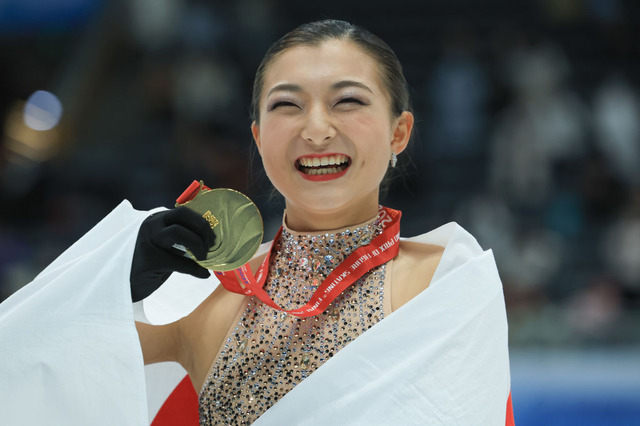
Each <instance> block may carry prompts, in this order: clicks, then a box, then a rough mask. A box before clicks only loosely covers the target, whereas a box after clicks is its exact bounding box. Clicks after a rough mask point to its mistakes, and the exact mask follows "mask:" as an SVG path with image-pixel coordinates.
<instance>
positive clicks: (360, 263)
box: [215, 206, 402, 318]
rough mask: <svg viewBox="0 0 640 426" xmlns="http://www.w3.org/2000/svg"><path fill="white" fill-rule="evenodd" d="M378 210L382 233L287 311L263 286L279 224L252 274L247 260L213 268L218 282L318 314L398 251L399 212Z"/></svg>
mask: <svg viewBox="0 0 640 426" xmlns="http://www.w3.org/2000/svg"><path fill="white" fill-rule="evenodd" d="M378 213H379V216H378V217H379V220H380V226H381V227H382V233H381V234H380V235H378V236H377V237H375V238H374V239H373V240H372V241H371V243H369V244H367V245H366V246H362V247H359V248H358V249H356V250H354V251H353V252H352V253H351V254H350V255H349V256H347V258H346V259H344V260H343V261H342V262H341V263H340V265H338V266H337V267H336V268H335V269H334V270H333V271H332V272H331V273H330V274H329V275H328V276H327V278H325V280H324V281H323V282H322V284H320V285H319V286H318V288H317V289H316V291H315V292H314V293H313V295H312V296H311V299H310V300H309V302H308V303H307V304H305V305H304V306H302V307H300V308H297V309H292V310H289V311H287V310H284V309H282V308H281V307H280V306H278V304H277V303H276V302H274V301H273V299H271V297H269V295H268V294H267V292H266V291H265V290H264V289H263V287H264V284H265V282H266V280H267V271H268V269H269V259H270V257H271V255H272V254H273V251H274V247H275V243H276V242H277V241H278V240H279V239H280V235H281V234H282V227H280V230H279V231H278V234H277V235H276V237H275V238H274V239H273V243H272V244H271V250H269V252H268V253H267V255H266V256H265V259H264V260H263V261H262V264H261V265H260V267H259V268H258V273H257V274H256V275H255V276H254V275H253V273H252V271H251V268H250V267H249V264H248V263H247V264H245V265H243V266H241V267H240V268H238V269H236V270H233V271H228V272H217V271H216V272H215V274H216V276H217V277H218V279H219V280H220V282H221V283H222V285H223V286H224V287H225V288H226V289H227V290H229V291H231V292H234V293H240V294H245V295H247V296H253V295H255V296H256V297H258V298H259V299H260V300H261V301H262V302H263V303H265V304H267V305H268V306H271V307H272V308H274V309H277V310H279V311H283V312H286V313H288V314H290V315H295V316H297V317H301V318H306V317H311V316H314V315H318V314H320V313H322V312H324V311H325V310H326V309H327V307H329V305H330V304H331V302H333V301H334V300H335V299H336V298H337V297H338V296H339V295H340V294H341V293H342V292H343V291H344V290H346V289H347V288H348V287H349V286H350V285H351V284H353V283H354V282H356V281H357V280H358V279H359V278H361V277H362V276H363V275H364V274H366V273H367V272H368V271H370V270H371V269H372V268H375V267H376V266H379V265H382V264H383V263H386V262H388V261H389V260H391V259H393V258H394V257H395V256H396V255H397V254H398V250H399V244H398V242H399V241H400V217H401V216H402V213H401V212H400V211H399V210H393V209H390V208H388V207H382V206H380V210H379V212H378Z"/></svg>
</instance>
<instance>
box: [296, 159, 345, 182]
mask: <svg viewBox="0 0 640 426" xmlns="http://www.w3.org/2000/svg"><path fill="white" fill-rule="evenodd" d="M350 165H351V159H350V158H349V157H348V156H346V155H344V154H324V155H306V156H304V157H300V158H298V159H297V160H296V168H297V169H298V171H300V173H301V174H302V177H304V178H305V179H307V180H314V181H323V180H330V179H336V178H339V177H340V176H342V175H344V173H346V171H347V169H348V168H349V166H350Z"/></svg>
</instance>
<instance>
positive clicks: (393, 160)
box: [390, 151, 398, 167]
mask: <svg viewBox="0 0 640 426" xmlns="http://www.w3.org/2000/svg"><path fill="white" fill-rule="evenodd" d="M390 161H391V167H395V166H396V164H398V156H397V155H396V153H395V152H394V151H391V160H390Z"/></svg>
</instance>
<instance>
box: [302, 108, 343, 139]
mask: <svg viewBox="0 0 640 426" xmlns="http://www.w3.org/2000/svg"><path fill="white" fill-rule="evenodd" d="M335 135H336V129H335V127H334V126H333V122H332V120H331V117H330V115H329V113H328V112H327V111H326V110H325V109H324V108H320V107H317V108H313V109H312V110H310V111H309V112H308V114H307V117H306V121H305V123H304V127H303V128H302V134H301V136H302V138H303V139H306V140H307V141H309V142H313V143H322V142H325V141H327V140H330V139H331V138H333V137H334V136H335Z"/></svg>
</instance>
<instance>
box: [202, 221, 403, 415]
mask: <svg viewBox="0 0 640 426" xmlns="http://www.w3.org/2000/svg"><path fill="white" fill-rule="evenodd" d="M380 232H381V229H380V226H379V224H378V221H377V220H375V221H374V220H370V221H368V222H366V223H364V224H362V225H356V226H355V227H350V228H345V229H341V230H336V231H329V232H327V233H323V234H319V235H310V234H303V233H297V232H294V231H291V230H288V229H287V228H286V227H285V229H284V230H283V233H282V238H281V240H280V241H279V242H278V243H277V244H276V247H275V256H274V257H273V258H272V260H271V264H270V268H269V276H268V278H267V281H266V284H265V290H266V291H267V293H269V295H270V296H271V297H272V298H273V299H274V300H275V301H276V303H278V304H279V305H280V306H282V307H283V308H284V309H287V310H289V309H294V308H296V307H298V306H301V305H303V304H305V303H306V302H307V301H308V300H309V299H310V298H311V295H312V294H313V293H314V291H315V290H316V288H317V287H318V285H319V284H320V283H321V282H322V281H323V280H324V279H325V278H326V277H327V276H328V275H329V274H330V273H331V271H332V270H333V268H334V267H335V266H336V265H339V264H340V262H342V260H343V259H344V258H345V257H346V256H347V255H348V254H349V253H351V252H352V251H353V250H355V249H357V248H358V247H360V246H363V245H366V244H368V243H369V242H370V241H371V239H372V238H374V237H375V236H376V235H378V234H379V233H380ZM387 278H388V274H386V265H385V264H383V265H380V266H378V267H376V268H373V269H372V270H370V271H369V272H368V273H367V274H365V275H364V276H363V277H362V278H360V279H359V280H358V281H356V282H355V283H354V284H353V285H352V286H351V287H349V288H348V289H347V290H346V291H345V292H343V293H342V294H341V295H340V296H339V297H338V298H337V299H336V300H335V301H334V302H333V303H332V304H331V305H330V307H329V308H328V309H327V310H326V311H325V312H323V313H322V314H320V315H317V316H315V317H310V318H306V319H305V318H302V319H301V318H298V317H294V316H291V315H287V314H286V313H283V312H278V311H276V310H274V309H272V308H271V307H269V306H266V305H264V304H263V303H262V302H261V301H260V300H259V299H258V298H256V297H251V298H248V300H247V302H246V303H245V305H244V306H243V308H242V309H241V310H240V312H239V313H238V315H237V317H236V321H234V323H233V326H232V327H231V330H230V331H229V333H228V334H227V338H226V340H225V343H224V345H223V347H222V348H221V349H220V351H219V353H218V354H217V355H216V357H215V358H214V362H213V364H212V366H211V370H210V373H209V375H208V378H207V380H206V381H205V383H204V385H203V387H202V390H201V393H200V423H201V424H202V425H210V424H250V423H252V422H253V421H255V420H256V419H257V418H258V417H259V416H260V415H261V414H262V413H263V412H264V411H266V410H267V409H268V408H270V407H271V406H272V405H273V404H275V403H276V402H277V401H278V400H279V399H280V398H281V397H282V396H284V395H285V394H286V393H288V392H289V391H290V390H291V389H293V387H295V386H296V385H297V384H298V383H300V382H301V381H302V380H304V379H305V378H306V377H307V376H309V375H310V374H311V373H313V372H314V371H315V370H316V369H317V368H318V367H319V366H320V365H322V364H323V363H324V362H325V361H326V360H327V359H329V358H331V357H332V356H333V355H334V354H335V353H337V352H338V351H339V350H341V349H342V348H343V347H344V346H345V345H347V344H348V343H349V342H351V341H352V340H353V339H355V338H356V337H358V336H359V335H360V334H362V333H364V332H365V331H367V330H368V329H369V328H371V326H373V325H374V324H376V323H377V322H378V321H380V320H381V319H383V318H384V316H385V315H388V314H389V313H390V312H391V305H390V300H389V297H388V294H389V291H388V290H387V289H388V285H389V284H388V279H387Z"/></svg>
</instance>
